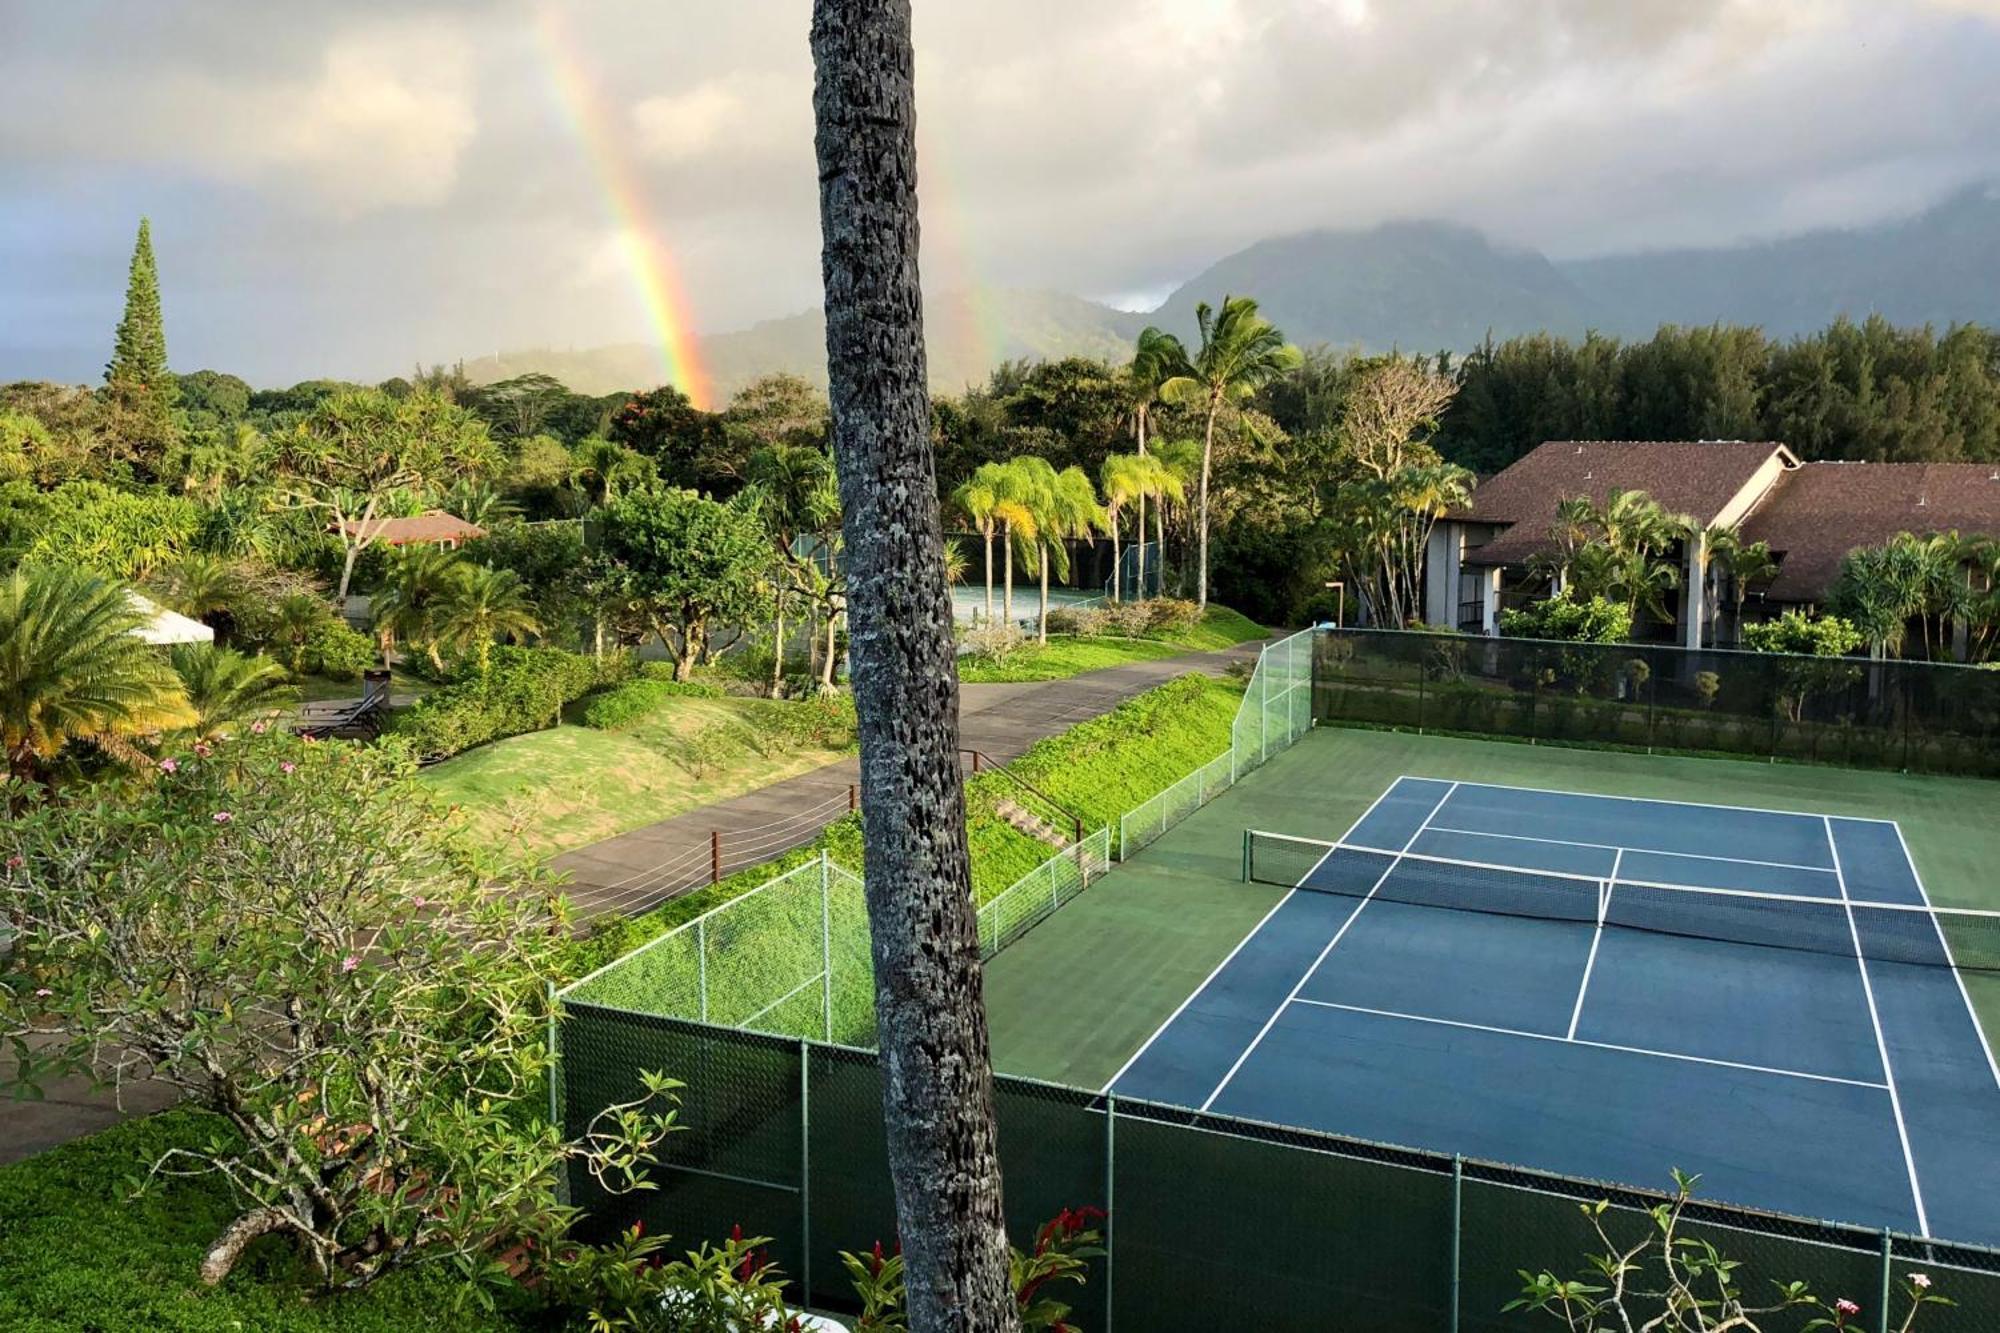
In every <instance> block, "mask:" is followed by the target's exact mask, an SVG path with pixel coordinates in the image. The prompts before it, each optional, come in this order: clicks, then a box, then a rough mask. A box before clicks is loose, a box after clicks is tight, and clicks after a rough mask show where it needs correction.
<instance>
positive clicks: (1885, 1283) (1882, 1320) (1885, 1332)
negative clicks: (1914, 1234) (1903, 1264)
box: [1875, 1227, 1896, 1333]
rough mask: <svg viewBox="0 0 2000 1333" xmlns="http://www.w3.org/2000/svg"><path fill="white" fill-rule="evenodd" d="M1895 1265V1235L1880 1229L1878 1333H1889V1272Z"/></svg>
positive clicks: (1886, 1229) (1876, 1314)
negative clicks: (1880, 1287)
mask: <svg viewBox="0 0 2000 1333" xmlns="http://www.w3.org/2000/svg"><path fill="white" fill-rule="evenodd" d="M1895 1263H1896V1233H1895V1232H1893V1231H1891V1230H1889V1228H1887V1227H1883V1228H1882V1290H1881V1291H1880V1293H1878V1294H1879V1296H1880V1299H1879V1300H1877V1301H1876V1302H1875V1327H1876V1328H1877V1329H1878V1330H1880V1333H1889V1281H1890V1274H1889V1270H1890V1269H1891V1268H1893V1267H1894V1266H1895Z"/></svg>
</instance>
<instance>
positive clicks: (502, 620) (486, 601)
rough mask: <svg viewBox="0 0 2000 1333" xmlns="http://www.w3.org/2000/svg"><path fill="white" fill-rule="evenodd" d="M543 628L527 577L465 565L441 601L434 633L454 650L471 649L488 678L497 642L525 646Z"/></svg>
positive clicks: (446, 589) (484, 567) (437, 609)
mask: <svg viewBox="0 0 2000 1333" xmlns="http://www.w3.org/2000/svg"><path fill="white" fill-rule="evenodd" d="M541 628H542V626H541V623H540V622H539V621H537V620H536V619H535V613H534V609H533V607H532V606H530V604H529V602H528V594H527V591H526V589H524V588H523V587H522V586H521V578H520V576H519V575H518V574H516V573H514V571H513V570H511V569H489V568H488V567H486V566H485V565H474V564H461V565H460V566H459V569H458V572H457V576H456V577H455V578H453V579H452V581H451V583H450V585H449V586H448V587H446V588H445V590H444V594H443V596H442V597H440V598H439V599H438V603H437V608H436V620H435V622H434V625H433V629H432V632H433V633H434V634H435V635H436V636H437V642H439V643H441V644H444V645H446V646H447V647H451V648H458V649H461V650H462V649H465V648H471V649H472V650H473V652H474V653H475V654H476V655H477V656H478V659H479V674H480V675H481V676H484V675H485V674H486V668H487V667H488V665H490V663H491V661H492V656H493V641H494V640H495V639H506V640H508V641H510V642H519V641H520V640H521V639H522V638H523V637H525V636H527V635H529V634H539V633H540V632H541Z"/></svg>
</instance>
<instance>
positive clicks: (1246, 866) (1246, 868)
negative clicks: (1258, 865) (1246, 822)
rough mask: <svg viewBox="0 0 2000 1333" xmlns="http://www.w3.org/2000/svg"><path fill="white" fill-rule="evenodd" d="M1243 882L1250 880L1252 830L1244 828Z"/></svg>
mask: <svg viewBox="0 0 2000 1333" xmlns="http://www.w3.org/2000/svg"><path fill="white" fill-rule="evenodd" d="M1243 882H1244V883H1245V884H1248V883H1249V882H1250V830H1249V829H1244V830H1243Z"/></svg>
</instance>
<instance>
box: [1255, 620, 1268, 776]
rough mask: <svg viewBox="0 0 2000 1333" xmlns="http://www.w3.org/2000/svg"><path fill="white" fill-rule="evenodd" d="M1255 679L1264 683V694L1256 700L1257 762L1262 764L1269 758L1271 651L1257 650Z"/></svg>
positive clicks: (1265, 649)
mask: <svg viewBox="0 0 2000 1333" xmlns="http://www.w3.org/2000/svg"><path fill="white" fill-rule="evenodd" d="M1257 677H1258V679H1260V680H1262V681H1263V682H1264V692H1263V693H1262V694H1261V695H1259V696H1258V699H1257V762H1258V763H1260V764H1261V763H1263V762H1264V761H1265V760H1266V759H1269V758H1270V757H1271V650H1270V649H1269V648H1259V649H1258V650H1257Z"/></svg>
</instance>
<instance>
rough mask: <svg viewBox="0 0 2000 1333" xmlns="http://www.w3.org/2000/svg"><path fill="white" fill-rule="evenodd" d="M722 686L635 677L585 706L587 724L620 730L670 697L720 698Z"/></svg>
mask: <svg viewBox="0 0 2000 1333" xmlns="http://www.w3.org/2000/svg"><path fill="white" fill-rule="evenodd" d="M722 693H723V692H722V687H721V686H719V685H710V684H707V683H705V682H702V681H697V680H653V679H651V678H646V679H641V680H631V681H627V682H625V683H624V684H623V685H618V686H614V687H612V688H611V689H608V690H606V691H604V692H603V693H602V694H599V695H597V696H596V697H595V698H593V699H591V701H590V702H589V703H587V704H585V705H584V708H583V725H584V726H586V727H595V728H596V729H597V730H599V731H617V730H618V729H620V728H621V727H629V726H631V725H632V724H633V723H634V722H638V721H640V720H641V719H643V718H646V717H650V716H651V715H652V714H653V713H655V712H657V711H659V708H660V706H661V705H662V704H664V703H666V701H667V700H669V699H674V698H681V699H720V698H721V697H722Z"/></svg>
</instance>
